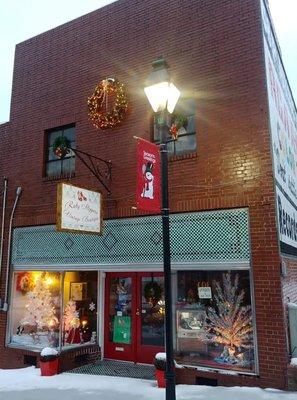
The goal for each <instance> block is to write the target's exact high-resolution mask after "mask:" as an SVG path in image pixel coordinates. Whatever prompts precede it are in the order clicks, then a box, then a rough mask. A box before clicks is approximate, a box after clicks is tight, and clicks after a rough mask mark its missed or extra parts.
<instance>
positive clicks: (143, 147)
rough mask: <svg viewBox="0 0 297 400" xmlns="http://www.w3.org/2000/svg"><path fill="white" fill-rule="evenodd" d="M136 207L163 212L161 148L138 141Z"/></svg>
mask: <svg viewBox="0 0 297 400" xmlns="http://www.w3.org/2000/svg"><path fill="white" fill-rule="evenodd" d="M136 205H137V208H138V209H139V210H142V211H149V212H155V213H160V211H161V159H160V151H159V146H157V145H156V144H154V143H151V142H148V141H147V140H144V139H137V188H136Z"/></svg>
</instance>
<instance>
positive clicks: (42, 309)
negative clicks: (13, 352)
mask: <svg viewBox="0 0 297 400" xmlns="http://www.w3.org/2000/svg"><path fill="white" fill-rule="evenodd" d="M60 285H61V283H60V274H59V273H57V272H41V271H34V272H18V273H16V274H15V276H14V282H13V300H12V308H11V309H12V315H11V343H12V344H15V345H19V346H23V347H33V348H44V347H48V346H50V347H58V346H59V329H60V319H61V313H60V304H61V298H60V293H61V291H60Z"/></svg>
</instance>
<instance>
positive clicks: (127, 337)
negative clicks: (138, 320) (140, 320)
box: [109, 278, 132, 344]
mask: <svg viewBox="0 0 297 400" xmlns="http://www.w3.org/2000/svg"><path fill="white" fill-rule="evenodd" d="M131 289H132V281H131V278H114V279H112V280H111V284H110V290H109V341H110V342H112V343H123V344H130V343H131V299H132V293H131Z"/></svg>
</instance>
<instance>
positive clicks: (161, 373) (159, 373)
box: [155, 369, 166, 388]
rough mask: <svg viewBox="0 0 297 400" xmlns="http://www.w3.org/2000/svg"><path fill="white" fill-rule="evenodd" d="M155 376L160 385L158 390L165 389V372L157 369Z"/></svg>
mask: <svg viewBox="0 0 297 400" xmlns="http://www.w3.org/2000/svg"><path fill="white" fill-rule="evenodd" d="M155 374H156V379H157V383H158V388H165V387H166V380H165V371H161V370H160V369H156V370H155Z"/></svg>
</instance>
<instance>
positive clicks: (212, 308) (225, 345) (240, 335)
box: [175, 271, 255, 372]
mask: <svg viewBox="0 0 297 400" xmlns="http://www.w3.org/2000/svg"><path fill="white" fill-rule="evenodd" d="M175 306H176V310H175V311H176V312H175V315H176V348H175V359H176V361H177V362H178V363H180V364H183V365H191V366H205V367H213V368H216V369H228V370H236V371H245V372H255V346H254V335H253V312H252V305H251V293H250V277H249V271H180V272H178V273H177V299H176V302H175Z"/></svg>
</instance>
